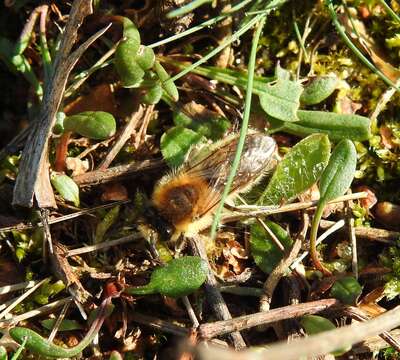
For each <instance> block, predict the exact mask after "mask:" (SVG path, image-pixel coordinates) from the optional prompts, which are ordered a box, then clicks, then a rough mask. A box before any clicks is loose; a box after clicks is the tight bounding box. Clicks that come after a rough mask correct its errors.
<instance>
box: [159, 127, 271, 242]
mask: <svg viewBox="0 0 400 360" xmlns="http://www.w3.org/2000/svg"><path fill="white" fill-rule="evenodd" d="M238 139H239V136H238V134H235V135H231V136H228V137H227V138H225V139H223V140H221V141H218V142H216V143H215V144H213V145H211V146H207V145H202V146H200V147H194V148H193V149H192V150H191V151H190V152H189V153H188V156H187V158H186V160H185V162H184V163H183V165H182V166H181V167H180V168H178V169H176V170H174V171H172V172H171V173H170V174H168V175H166V176H164V177H163V178H162V179H161V180H160V181H159V182H158V183H157V184H156V186H155V189H154V192H153V196H152V203H153V206H154V207H155V208H156V209H157V210H158V212H159V213H160V214H161V216H162V217H163V218H164V219H166V220H167V221H168V222H169V223H171V224H172V225H173V226H174V227H175V234H174V236H173V238H177V237H178V236H179V235H180V234H182V233H183V234H185V235H187V236H190V235H193V234H196V233H198V232H199V231H201V230H204V229H205V228H207V227H208V226H210V224H211V222H212V216H213V214H214V212H215V210H216V208H217V206H218V204H219V202H220V200H221V194H222V192H223V189H224V186H225V184H226V181H227V178H228V176H229V172H230V169H231V164H232V161H233V158H234V156H235V152H236V148H237V144H238ZM275 151H276V143H275V141H274V139H273V138H271V137H269V136H267V135H265V134H262V133H259V132H255V131H251V132H250V133H249V134H248V135H247V137H246V142H245V145H244V149H243V152H242V156H241V160H240V165H239V168H238V171H237V173H236V176H235V178H234V181H233V184H232V187H231V190H230V194H229V197H228V200H232V199H233V198H234V197H235V195H237V194H238V193H241V192H244V191H246V190H249V189H250V188H251V187H253V186H254V185H255V184H256V183H257V181H259V180H260V179H261V178H262V176H263V175H264V174H266V172H267V171H268V170H270V169H271V167H272V166H273V165H272V164H273V163H274V161H272V159H273V155H274V154H275Z"/></svg>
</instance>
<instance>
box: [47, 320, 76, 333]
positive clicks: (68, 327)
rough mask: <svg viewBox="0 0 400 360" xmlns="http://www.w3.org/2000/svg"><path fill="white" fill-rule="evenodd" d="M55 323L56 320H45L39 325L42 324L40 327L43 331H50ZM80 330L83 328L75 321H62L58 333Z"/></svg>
mask: <svg viewBox="0 0 400 360" xmlns="http://www.w3.org/2000/svg"><path fill="white" fill-rule="evenodd" d="M56 321H57V320H56V319H46V320H42V321H41V322H40V323H41V324H42V326H43V327H44V328H45V329H47V330H51V329H53V327H54V324H55V323H56ZM80 329H83V326H82V325H81V324H79V323H78V322H77V321H76V320H68V319H64V320H63V321H61V324H60V327H59V328H58V331H72V330H80Z"/></svg>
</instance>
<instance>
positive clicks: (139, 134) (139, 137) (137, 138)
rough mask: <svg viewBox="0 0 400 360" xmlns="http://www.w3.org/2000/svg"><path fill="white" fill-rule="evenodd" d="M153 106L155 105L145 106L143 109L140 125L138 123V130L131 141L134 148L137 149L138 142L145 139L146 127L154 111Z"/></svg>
mask: <svg viewBox="0 0 400 360" xmlns="http://www.w3.org/2000/svg"><path fill="white" fill-rule="evenodd" d="M154 107H155V105H150V106H148V107H147V109H146V111H145V114H144V117H143V121H142V125H140V128H139V131H138V132H137V133H136V134H135V138H134V141H133V146H134V147H135V149H138V148H139V146H140V144H141V143H143V142H144V141H145V138H146V133H147V128H148V126H149V123H150V120H151V116H152V115H153V113H154Z"/></svg>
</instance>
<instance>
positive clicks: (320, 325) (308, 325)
mask: <svg viewBox="0 0 400 360" xmlns="http://www.w3.org/2000/svg"><path fill="white" fill-rule="evenodd" d="M300 324H301V326H302V327H303V328H304V330H305V331H306V333H307V334H308V335H314V334H319V333H322V332H324V331H329V330H334V329H336V326H335V325H334V324H333V323H332V321H330V320H328V319H325V318H324V317H322V316H317V315H305V316H303V317H302V318H301V320H300ZM350 349H351V346H349V345H346V346H344V347H343V348H342V349H338V350H336V351H334V352H332V355H334V356H341V355H343V354H344V353H346V352H348V351H349V350H350Z"/></svg>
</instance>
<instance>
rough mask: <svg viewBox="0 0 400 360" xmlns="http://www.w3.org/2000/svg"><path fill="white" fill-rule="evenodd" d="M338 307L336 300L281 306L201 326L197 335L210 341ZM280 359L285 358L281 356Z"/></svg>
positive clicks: (338, 303)
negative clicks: (234, 332)
mask: <svg viewBox="0 0 400 360" xmlns="http://www.w3.org/2000/svg"><path fill="white" fill-rule="evenodd" d="M338 306H340V302H339V301H338V300H336V299H323V300H318V301H311V302H307V303H303V304H297V305H289V306H283V307H280V308H278V309H272V310H270V311H261V312H258V313H254V314H251V315H244V316H239V317H237V318H233V319H230V320H224V321H216V322H213V323H208V324H202V325H200V327H199V334H200V336H201V337H202V338H204V339H211V338H213V337H215V336H220V335H224V334H229V333H231V332H233V331H240V330H245V329H250V328H252V327H255V326H259V325H265V324H271V323H273V322H275V321H281V320H286V319H291V318H295V317H299V316H303V315H308V314H315V313H318V312H321V311H324V310H327V309H330V308H333V307H338ZM216 358H218V357H216ZM282 359H286V358H285V357H284V356H283V357H282Z"/></svg>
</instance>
